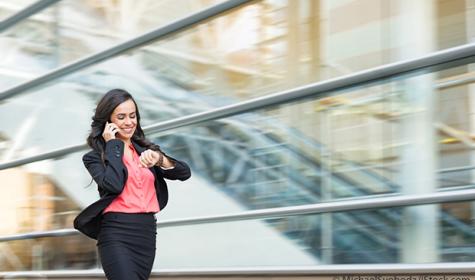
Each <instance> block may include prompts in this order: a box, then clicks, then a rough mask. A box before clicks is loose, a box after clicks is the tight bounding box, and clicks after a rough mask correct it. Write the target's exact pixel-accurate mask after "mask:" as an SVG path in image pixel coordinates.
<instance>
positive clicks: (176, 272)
mask: <svg viewBox="0 0 475 280" xmlns="http://www.w3.org/2000/svg"><path fill="white" fill-rule="evenodd" d="M473 272H475V262H460V263H446V262H441V263H421V264H404V263H399V264H333V265H312V266H275V267H268V266H267V267H219V268H218V267H217V268H191V269H157V270H153V271H152V274H151V277H158V276H160V277H179V276H181V277H184V276H190V277H193V276H201V277H203V276H210V277H213V276H214V277H216V276H254V275H255V276H273V275H276V276H284V275H287V276H304V275H349V274H366V275H375V274H379V275H381V274H385V275H394V274H399V275H401V274H409V273H411V274H416V273H417V274H428V273H431V274H435V273H437V274H448V273H450V274H454V275H460V274H466V273H473ZM467 276H468V275H467ZM34 277H48V278H49V277H51V278H59V277H64V278H79V277H81V278H97V277H104V272H103V271H102V270H101V269H89V270H44V271H2V272H0V278H8V279H12V278H34ZM419 279H421V278H419Z"/></svg>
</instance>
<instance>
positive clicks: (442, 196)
mask: <svg viewBox="0 0 475 280" xmlns="http://www.w3.org/2000/svg"><path fill="white" fill-rule="evenodd" d="M470 200H475V189H469V190H456V191H441V192H436V193H428V194H408V195H383V196H376V197H370V198H358V199H341V200H335V201H328V202H321V203H315V204H307V205H300V206H288V207H277V208H267V209H262V210H250V211H244V212H241V213H237V214H225V215H214V216H204V217H195V218H185V219H172V220H168V221H167V220H165V221H158V222H157V226H158V227H159V228H163V227H175V226H189V225H197V224H207V223H222V222H234V221H243V220H254V219H269V218H280V217H286V216H295V215H304V214H322V213H335V212H344V211H354V210H369V209H377V208H388V207H401V206H414V205H424V204H434V203H446V202H460V201H470ZM77 233H78V232H77V231H76V230H74V229H60V230H51V231H42V232H30V233H22V234H14V235H8V236H1V237H0V242H5V241H13V240H22V239H32V238H39V237H58V236H67V235H74V234H77Z"/></svg>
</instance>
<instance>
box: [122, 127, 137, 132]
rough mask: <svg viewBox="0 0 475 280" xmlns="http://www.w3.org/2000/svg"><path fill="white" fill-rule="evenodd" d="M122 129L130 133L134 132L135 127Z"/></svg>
mask: <svg viewBox="0 0 475 280" xmlns="http://www.w3.org/2000/svg"><path fill="white" fill-rule="evenodd" d="M122 131H123V132H125V133H127V134H130V133H132V132H134V127H131V128H122Z"/></svg>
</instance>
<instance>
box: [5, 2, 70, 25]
mask: <svg viewBox="0 0 475 280" xmlns="http://www.w3.org/2000/svg"><path fill="white" fill-rule="evenodd" d="M59 1H61V0H40V1H37V2H35V3H33V4H31V5H30V6H28V7H26V8H25V9H23V10H21V11H19V12H18V13H16V14H14V15H12V16H11V17H9V18H7V19H5V20H3V21H2V22H0V32H3V31H5V30H6V29H8V28H10V27H12V26H13V25H15V24H17V23H18V22H20V21H22V20H24V19H26V18H28V17H30V16H31V15H34V14H36V13H38V12H40V11H41V10H43V9H46V8H48V7H49V6H51V5H53V4H55V3H56V2H59Z"/></svg>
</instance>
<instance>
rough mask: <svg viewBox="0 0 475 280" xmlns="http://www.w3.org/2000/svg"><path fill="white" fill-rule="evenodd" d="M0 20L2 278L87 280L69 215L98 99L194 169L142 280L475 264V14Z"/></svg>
mask: <svg viewBox="0 0 475 280" xmlns="http://www.w3.org/2000/svg"><path fill="white" fill-rule="evenodd" d="M38 4H43V7H41V8H39V6H38ZM35 5H37V6H35ZM35 7H36V8H35ZM21 11H24V12H26V13H27V16H24V18H15V16H18V15H19V12H21ZM0 20H3V21H2V22H1V23H0V31H1V33H0V50H1V51H0V182H1V183H0V187H1V192H0V221H1V222H0V241H1V242H0V271H4V272H5V271H34V270H83V269H84V270H88V269H96V268H98V265H99V262H98V259H97V253H96V246H95V242H94V241H93V240H90V239H88V238H86V237H84V236H82V235H79V234H77V233H75V232H74V230H72V220H73V219H74V217H75V216H76V215H77V214H78V213H79V211H81V209H83V208H84V207H86V206H87V205H88V204H90V203H92V202H93V201H95V200H96V199H97V198H98V193H97V189H96V185H95V183H93V182H91V178H90V176H89V174H88V173H87V171H86V170H85V168H84V166H83V164H82V161H81V156H82V154H84V153H85V152H86V151H87V147H86V146H85V139H86V137H87V135H88V132H89V128H90V122H91V117H92V114H93V109H94V108H95V104H96V102H97V101H98V100H99V98H100V97H101V96H102V95H103V94H104V93H105V92H106V91H108V90H109V89H112V88H123V89H126V90H128V91H129V92H131V93H132V94H133V95H134V97H135V98H136V100H137V102H138V105H139V108H140V109H141V115H142V119H143V121H142V125H143V126H144V127H146V133H147V136H148V137H149V138H150V139H152V140H153V141H154V142H156V143H158V144H160V145H161V146H162V148H163V149H164V150H165V151H167V152H168V153H169V154H170V155H172V156H174V157H177V158H180V159H183V160H184V161H186V162H188V163H189V164H190V166H191V168H192V173H193V176H192V178H191V179H190V180H188V181H186V182H179V183H176V182H169V190H170V202H169V204H168V206H167V209H166V211H163V213H159V214H158V215H157V218H158V220H159V222H158V240H157V258H156V262H155V265H154V268H155V269H156V270H158V269H183V268H186V269H190V268H191V269H192V268H236V267H237V268H239V267H257V268H259V267H261V268H270V269H272V268H279V267H283V266H285V267H290V268H291V267H301V266H306V267H315V268H317V269H318V267H319V266H321V265H340V264H354V265H363V264H429V263H449V264H456V263H471V264H472V265H473V264H474V263H475V228H474V225H475V188H474V186H475V151H474V148H475V86H474V85H475V84H474V81H475V72H474V69H475V68H474V64H473V57H475V51H474V50H475V48H474V46H473V45H471V44H470V42H473V41H474V38H475V1H473V0H421V1H410V0H338V1H336V0H263V1H217V0H214V1H211V0H182V1H172V0H162V1H155V0H137V1H133V0H86V1H80V0H62V1H38V2H35V1H31V0H21V1H19V0H2V1H0ZM445 49H449V51H448V52H445V53H444V52H443V51H442V50H445ZM441 51H442V52H441ZM461 51H465V54H464V55H459V53H460V52H461Z"/></svg>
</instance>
